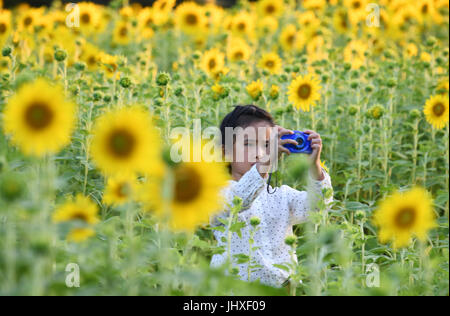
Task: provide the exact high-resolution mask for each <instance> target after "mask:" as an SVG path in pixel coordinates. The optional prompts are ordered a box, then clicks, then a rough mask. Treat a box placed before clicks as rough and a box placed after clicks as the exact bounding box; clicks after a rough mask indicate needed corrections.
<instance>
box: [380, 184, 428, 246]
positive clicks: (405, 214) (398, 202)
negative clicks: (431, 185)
mask: <svg viewBox="0 0 450 316" xmlns="http://www.w3.org/2000/svg"><path fill="white" fill-rule="evenodd" d="M373 222H374V224H375V225H376V226H378V227H379V228H380V230H379V233H378V237H379V240H380V242H381V243H386V242H388V241H392V242H393V247H394V248H401V247H405V246H408V245H409V243H410V242H411V237H412V235H415V236H417V237H418V238H419V239H420V240H424V239H425V238H426V236H427V232H428V230H429V229H431V228H433V227H435V225H436V224H435V219H434V212H433V200H432V197H431V195H430V194H429V193H428V192H427V191H426V190H425V189H423V188H420V187H414V188H412V189H411V190H409V191H407V192H395V193H394V194H393V195H391V196H390V197H388V198H386V199H385V200H383V201H382V202H381V203H380V204H379V206H378V208H377V210H376V211H375V213H374V217H373Z"/></svg>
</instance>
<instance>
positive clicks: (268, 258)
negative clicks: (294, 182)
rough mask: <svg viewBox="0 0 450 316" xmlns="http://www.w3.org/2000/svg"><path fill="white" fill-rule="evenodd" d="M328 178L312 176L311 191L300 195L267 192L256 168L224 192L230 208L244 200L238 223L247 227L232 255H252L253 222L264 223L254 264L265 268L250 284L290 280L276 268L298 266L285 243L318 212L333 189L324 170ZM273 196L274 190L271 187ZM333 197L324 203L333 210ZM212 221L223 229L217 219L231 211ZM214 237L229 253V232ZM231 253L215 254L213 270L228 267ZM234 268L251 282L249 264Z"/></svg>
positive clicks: (234, 243) (290, 191)
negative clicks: (325, 191) (312, 212)
mask: <svg viewBox="0 0 450 316" xmlns="http://www.w3.org/2000/svg"><path fill="white" fill-rule="evenodd" d="M322 171H323V173H324V176H325V178H324V179H323V180H321V181H318V180H315V179H313V178H312V177H311V174H310V173H309V176H308V187H307V191H298V190H295V189H293V188H291V187H289V186H287V185H282V186H281V187H279V188H277V190H276V191H275V193H273V194H269V193H268V192H267V183H266V180H265V179H264V178H262V177H261V175H260V173H259V172H258V170H257V169H256V165H253V167H252V168H251V169H250V170H249V171H247V172H246V173H245V174H244V175H243V176H242V177H241V179H240V180H239V181H234V180H230V181H229V185H228V186H227V187H226V188H225V189H224V190H223V191H222V194H223V196H224V198H225V203H226V205H227V204H228V205H232V201H233V198H234V196H238V197H240V198H241V199H242V206H243V207H242V210H241V211H240V212H239V213H238V220H239V221H243V222H245V223H246V226H245V227H244V228H243V229H242V230H241V233H242V238H239V236H238V235H237V234H236V233H235V232H234V233H233V234H232V238H231V247H230V253H231V257H232V258H233V255H235V254H239V253H243V254H246V255H248V254H249V237H250V229H251V225H250V218H252V217H253V216H257V217H258V218H259V219H260V220H261V223H260V224H259V230H258V231H257V232H256V233H255V235H254V241H255V243H254V245H253V247H260V248H259V249H257V250H255V251H253V253H252V260H253V261H254V262H255V263H257V264H258V265H261V266H263V268H261V269H259V270H257V271H252V272H251V274H250V281H256V280H258V279H259V280H260V282H261V283H263V284H266V285H270V286H274V287H281V286H282V285H283V283H284V282H285V281H286V280H287V279H288V277H289V274H288V272H287V271H284V270H282V269H280V268H277V267H274V266H273V264H283V263H288V262H292V260H295V261H296V262H297V257H296V256H295V258H292V259H291V258H290V255H289V246H287V245H286V244H285V243H284V240H285V238H286V237H287V236H288V235H292V234H293V231H292V226H293V225H295V224H299V223H302V222H304V221H306V220H307V217H308V211H309V210H317V201H318V199H323V191H322V189H324V188H330V189H331V190H332V186H331V179H330V176H329V175H328V173H327V172H326V171H325V170H324V169H323V168H322ZM269 189H270V192H273V190H274V189H273V188H272V187H271V186H269ZM332 201H333V196H332V194H331V196H330V197H329V198H326V199H324V202H325V204H326V205H327V208H329V206H330V204H331V202H332ZM225 210H226V211H224V212H222V213H220V214H218V215H216V216H215V217H212V218H210V224H211V226H217V225H222V224H221V223H220V222H218V221H217V218H218V217H220V218H223V219H226V218H228V216H229V215H228V214H229V210H227V209H226V208H225ZM214 236H215V238H216V239H217V241H218V246H224V249H225V250H226V249H227V245H226V242H224V241H222V240H221V239H222V237H225V238H226V237H227V230H226V228H225V232H221V231H217V230H214ZM226 258H227V252H226V251H225V252H224V253H222V254H215V255H213V257H212V259H211V263H210V266H211V267H218V266H220V265H222V264H223V263H225V261H226ZM233 266H235V267H237V268H239V274H238V275H239V278H240V279H241V280H245V281H247V280H248V273H247V263H244V264H237V263H236V259H234V258H233Z"/></svg>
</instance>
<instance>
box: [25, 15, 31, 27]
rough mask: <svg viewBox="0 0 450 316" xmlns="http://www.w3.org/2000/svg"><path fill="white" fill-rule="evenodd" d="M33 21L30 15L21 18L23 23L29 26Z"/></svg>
mask: <svg viewBox="0 0 450 316" xmlns="http://www.w3.org/2000/svg"><path fill="white" fill-rule="evenodd" d="M32 22H33V19H32V18H31V17H30V16H27V17H26V18H25V20H23V25H25V26H29V25H30V24H31V23H32Z"/></svg>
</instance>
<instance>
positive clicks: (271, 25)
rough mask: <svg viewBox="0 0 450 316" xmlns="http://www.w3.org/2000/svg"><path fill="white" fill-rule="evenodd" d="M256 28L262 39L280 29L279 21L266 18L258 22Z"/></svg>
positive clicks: (269, 17)
mask: <svg viewBox="0 0 450 316" xmlns="http://www.w3.org/2000/svg"><path fill="white" fill-rule="evenodd" d="M256 28H257V30H258V34H259V36H260V37H263V36H267V35H269V34H273V33H275V32H276V31H277V29H278V20H277V19H275V18H274V17H271V16H266V17H264V18H262V19H260V20H258V22H257V25H256Z"/></svg>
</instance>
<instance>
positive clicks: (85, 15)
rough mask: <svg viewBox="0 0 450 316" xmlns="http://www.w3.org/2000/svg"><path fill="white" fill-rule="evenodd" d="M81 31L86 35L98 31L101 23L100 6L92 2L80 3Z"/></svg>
mask: <svg viewBox="0 0 450 316" xmlns="http://www.w3.org/2000/svg"><path fill="white" fill-rule="evenodd" d="M78 8H79V17H80V20H79V21H80V30H81V31H82V32H83V33H84V34H91V33H93V32H95V31H96V29H97V28H98V26H99V24H100V22H101V15H100V12H101V11H100V10H99V8H98V6H97V5H96V4H94V3H91V2H80V3H78Z"/></svg>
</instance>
